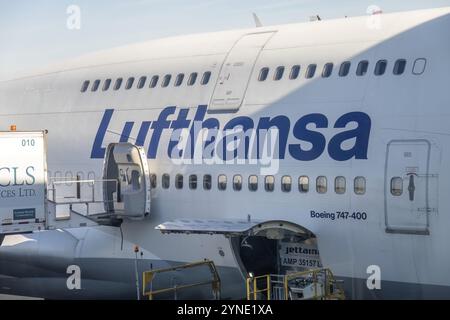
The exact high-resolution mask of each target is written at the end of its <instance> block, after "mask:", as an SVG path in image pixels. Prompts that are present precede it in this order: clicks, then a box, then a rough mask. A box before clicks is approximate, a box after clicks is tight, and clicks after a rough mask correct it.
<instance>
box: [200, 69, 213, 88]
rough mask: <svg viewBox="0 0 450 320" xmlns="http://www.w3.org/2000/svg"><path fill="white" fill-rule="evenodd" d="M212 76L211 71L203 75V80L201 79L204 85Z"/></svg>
mask: <svg viewBox="0 0 450 320" xmlns="http://www.w3.org/2000/svg"><path fill="white" fill-rule="evenodd" d="M210 78H211V72H209V71H206V72H205V73H204V74H203V77H202V81H201V84H202V86H204V85H207V84H208V82H209V79H210Z"/></svg>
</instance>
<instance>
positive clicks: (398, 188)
mask: <svg viewBox="0 0 450 320" xmlns="http://www.w3.org/2000/svg"><path fill="white" fill-rule="evenodd" d="M402 193H403V179H402V178H401V177H394V178H392V179H391V194H392V195H393V196H401V195H402Z"/></svg>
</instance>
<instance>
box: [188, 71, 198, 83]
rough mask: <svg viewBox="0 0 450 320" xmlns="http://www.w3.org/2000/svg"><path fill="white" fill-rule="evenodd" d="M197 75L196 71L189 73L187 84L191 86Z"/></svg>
mask: <svg viewBox="0 0 450 320" xmlns="http://www.w3.org/2000/svg"><path fill="white" fill-rule="evenodd" d="M197 77H198V73H197V72H193V73H191V75H190V76H189V80H188V83H187V84H188V86H193V85H194V84H195V82H196V81H197Z"/></svg>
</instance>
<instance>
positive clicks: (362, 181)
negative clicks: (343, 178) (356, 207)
mask: <svg viewBox="0 0 450 320" xmlns="http://www.w3.org/2000/svg"><path fill="white" fill-rule="evenodd" d="M354 189H355V194H359V195H361V194H365V193H366V178H364V177H356V178H355V181H354Z"/></svg>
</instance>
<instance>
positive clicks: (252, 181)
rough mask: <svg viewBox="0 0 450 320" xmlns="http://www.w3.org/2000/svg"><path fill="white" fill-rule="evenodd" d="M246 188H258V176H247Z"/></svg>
mask: <svg viewBox="0 0 450 320" xmlns="http://www.w3.org/2000/svg"><path fill="white" fill-rule="evenodd" d="M248 190H250V191H257V190H258V176H255V175H251V176H249V177H248Z"/></svg>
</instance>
